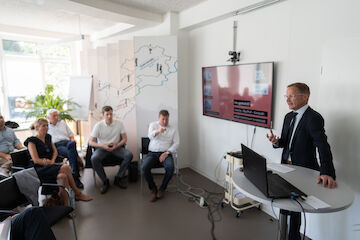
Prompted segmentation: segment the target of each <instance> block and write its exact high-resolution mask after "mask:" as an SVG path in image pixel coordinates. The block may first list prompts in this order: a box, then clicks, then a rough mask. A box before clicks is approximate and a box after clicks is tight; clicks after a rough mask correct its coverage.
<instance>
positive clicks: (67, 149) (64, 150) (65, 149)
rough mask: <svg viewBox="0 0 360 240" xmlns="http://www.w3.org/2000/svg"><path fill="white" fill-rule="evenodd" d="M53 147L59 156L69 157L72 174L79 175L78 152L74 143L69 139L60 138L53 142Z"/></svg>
mask: <svg viewBox="0 0 360 240" xmlns="http://www.w3.org/2000/svg"><path fill="white" fill-rule="evenodd" d="M55 147H56V149H57V151H58V153H59V155H60V156H63V157H66V158H68V159H69V162H70V167H71V170H72V172H73V174H74V175H75V176H76V177H80V173H79V164H78V161H77V159H78V153H77V150H76V143H75V142H73V141H70V140H61V141H59V142H57V143H55Z"/></svg>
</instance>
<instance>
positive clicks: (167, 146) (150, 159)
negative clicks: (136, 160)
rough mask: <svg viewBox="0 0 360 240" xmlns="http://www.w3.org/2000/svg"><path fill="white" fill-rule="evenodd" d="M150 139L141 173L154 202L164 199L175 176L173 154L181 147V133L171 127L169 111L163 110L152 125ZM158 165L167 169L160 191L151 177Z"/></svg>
mask: <svg viewBox="0 0 360 240" xmlns="http://www.w3.org/2000/svg"><path fill="white" fill-rule="evenodd" d="M148 137H149V138H150V144H149V153H148V154H147V155H146V157H145V159H144V161H143V162H142V165H141V173H142V175H143V176H144V177H145V179H146V181H147V182H148V184H149V188H150V191H151V194H150V201H151V202H154V201H156V199H161V198H163V197H164V194H165V189H166V187H167V185H168V183H169V181H170V179H171V177H172V175H173V174H174V159H173V156H172V154H173V153H174V152H175V151H176V150H177V148H178V146H179V133H178V131H177V129H176V128H175V127H174V126H172V125H169V112H168V111H167V110H161V111H160V112H159V119H158V121H156V122H152V123H150V126H149V132H148ZM158 165H161V166H163V167H164V168H165V176H164V179H163V182H162V184H161V186H160V188H159V190H157V187H156V185H155V183H154V179H153V177H152V175H151V169H152V168H154V167H155V166H158Z"/></svg>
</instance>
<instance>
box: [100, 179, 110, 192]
mask: <svg viewBox="0 0 360 240" xmlns="http://www.w3.org/2000/svg"><path fill="white" fill-rule="evenodd" d="M109 187H110V182H109V179H106V181H105V182H104V185H102V187H101V189H100V193H101V194H105V193H106V192H107V191H108V190H109Z"/></svg>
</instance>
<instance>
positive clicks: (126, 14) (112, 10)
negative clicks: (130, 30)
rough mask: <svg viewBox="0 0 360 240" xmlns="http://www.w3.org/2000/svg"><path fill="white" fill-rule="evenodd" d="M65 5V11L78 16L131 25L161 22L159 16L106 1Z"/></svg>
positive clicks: (83, 0) (77, 0) (73, 0)
mask: <svg viewBox="0 0 360 240" xmlns="http://www.w3.org/2000/svg"><path fill="white" fill-rule="evenodd" d="M71 3H73V4H71ZM65 4H66V5H67V7H66V9H67V10H71V8H70V9H69V8H68V7H72V8H73V9H74V12H78V13H80V14H84V15H88V16H92V17H96V18H102V19H109V20H112V21H115V22H123V23H128V24H132V25H138V24H143V23H144V21H145V22H152V23H153V24H158V23H161V22H162V21H163V16H162V15H161V14H158V13H152V12H149V11H143V10H140V9H137V8H133V7H128V6H125V5H122V4H118V3H114V2H110V1H106V0H102V1H99V0H68V1H66V2H65Z"/></svg>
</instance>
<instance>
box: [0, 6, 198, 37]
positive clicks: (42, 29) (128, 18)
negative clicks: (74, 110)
mask: <svg viewBox="0 0 360 240" xmlns="http://www.w3.org/2000/svg"><path fill="white" fill-rule="evenodd" d="M203 1H205V0H0V33H4V32H6V33H9V32H13V33H17V34H24V33H25V34H28V35H29V34H33V35H42V36H46V37H51V36H52V37H54V38H62V37H65V36H71V35H79V34H86V35H91V34H96V33H98V32H104V31H106V30H107V29H111V30H112V31H114V29H116V30H117V31H121V29H126V28H129V27H131V26H135V27H141V25H144V26H149V25H156V24H159V23H161V21H162V16H163V14H165V13H166V12H169V11H173V12H180V11H182V10H184V9H187V8H190V7H192V6H195V5H197V4H199V3H200V2H203ZM128 24H131V25H128Z"/></svg>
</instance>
